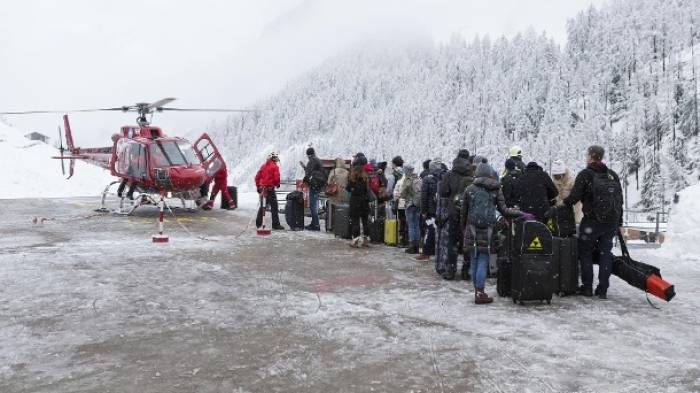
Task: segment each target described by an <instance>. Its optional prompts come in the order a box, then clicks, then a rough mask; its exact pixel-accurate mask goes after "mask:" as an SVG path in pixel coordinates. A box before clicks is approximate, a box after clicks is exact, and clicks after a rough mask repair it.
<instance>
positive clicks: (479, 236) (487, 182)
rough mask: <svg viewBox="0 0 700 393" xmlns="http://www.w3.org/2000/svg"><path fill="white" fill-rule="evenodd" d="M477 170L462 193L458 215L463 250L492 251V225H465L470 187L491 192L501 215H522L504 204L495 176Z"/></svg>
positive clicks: (493, 243) (507, 216) (511, 216)
mask: <svg viewBox="0 0 700 393" xmlns="http://www.w3.org/2000/svg"><path fill="white" fill-rule="evenodd" d="M479 172H480V171H477V178H476V179H475V180H474V183H472V185H470V186H469V187H467V189H466V190H464V194H463V195H462V207H463V209H462V213H461V217H460V224H461V228H463V231H464V250H465V252H473V251H474V250H476V251H478V252H487V253H492V252H495V251H496V250H495V249H494V246H495V242H494V241H493V240H494V238H495V237H494V236H493V234H494V233H495V230H494V227H493V226H492V227H489V228H473V227H469V226H468V225H467V216H468V213H469V206H470V203H471V201H470V197H469V195H470V191H472V189H473V188H475V187H479V188H482V189H485V190H486V191H488V192H489V193H491V194H492V195H493V196H494V199H493V200H494V203H495V205H496V206H495V208H496V210H498V211H499V212H500V213H501V215H503V216H504V217H506V218H517V217H520V216H522V215H523V213H522V212H521V211H520V210H517V209H512V208H509V207H507V206H506V202H505V198H504V197H503V192H501V185H500V183H499V182H498V180H497V179H496V178H495V177H492V175H493V174H490V175H489V176H480V175H484V172H482V173H479ZM494 226H495V225H494Z"/></svg>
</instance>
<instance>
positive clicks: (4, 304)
mask: <svg viewBox="0 0 700 393" xmlns="http://www.w3.org/2000/svg"><path fill="white" fill-rule="evenodd" d="M97 202H98V201H97V199H96V198H72V199H35V200H0V280H1V282H0V392H3V393H12V392H52V393H57V392H101V393H102V392H144V393H147V392H289V391H292V392H372V391H375V392H568V391H572V392H692V391H700V355H699V354H700V312H699V311H700V308H699V307H698V306H699V305H700V259H699V258H698V256H697V255H695V256H693V255H689V256H688V257H687V258H686V259H684V260H683V261H675V260H669V259H664V257H663V252H662V251H659V250H656V251H654V250H639V249H634V250H632V252H633V256H635V257H636V258H637V259H639V260H643V261H646V262H651V263H654V264H657V265H658V266H660V267H661V271H662V273H663V274H664V276H665V278H667V279H668V280H669V281H671V282H673V283H674V284H676V291H677V292H678V296H677V297H676V298H675V299H674V300H673V301H672V302H671V303H668V304H666V303H661V302H658V303H659V306H660V307H661V310H655V309H652V308H651V307H650V306H649V305H648V304H647V302H646V299H645V297H644V294H643V293H642V292H640V291H639V290H637V289H634V288H632V287H629V286H628V285H627V284H625V283H623V282H622V281H620V280H618V279H617V278H613V281H612V287H611V289H610V291H609V298H610V299H609V300H607V301H599V300H594V299H584V298H579V297H570V298H556V297H555V299H554V300H553V302H552V305H551V306H547V305H540V304H537V305H528V306H525V307H523V306H517V305H514V304H513V303H512V302H511V301H510V300H509V299H499V298H497V299H496V301H495V302H494V304H492V305H488V306H476V305H474V304H473V291H472V288H471V285H469V283H467V282H464V281H453V282H444V281H441V280H439V279H438V278H437V276H436V274H435V273H434V270H433V266H432V264H424V263H419V262H416V261H414V260H412V259H409V258H407V257H406V256H405V255H404V254H403V253H402V251H400V250H398V249H395V248H388V247H384V246H373V247H372V248H371V249H369V250H355V249H351V248H350V247H348V245H347V242H345V241H340V240H335V239H333V237H332V236H328V235H327V234H325V233H310V232H282V233H273V234H272V235H271V236H269V237H259V236H257V235H256V234H255V229H254V228H253V225H252V223H251V218H252V217H253V215H254V210H253V209H254V208H253V207H252V206H247V207H245V206H244V208H242V209H241V210H237V211H233V212H228V211H221V210H214V211H211V212H197V213H192V212H186V211H175V214H177V215H178V218H179V220H180V224H182V225H183V226H184V227H182V226H180V225H179V224H178V223H176V222H175V221H174V220H173V218H172V216H170V217H168V222H167V223H166V232H167V233H168V234H169V235H170V243H169V244H163V245H154V244H152V243H151V235H152V234H154V233H155V230H156V225H155V218H156V216H157V212H156V210H155V209H154V208H144V209H142V210H139V211H137V213H136V215H135V216H133V217H121V216H112V215H101V214H97V213H94V212H92V209H93V208H94V207H95V206H96V204H97ZM35 218H36V219H35ZM185 228H186V229H185ZM662 250H663V249H662ZM487 290H488V292H489V293H491V294H493V295H495V287H494V282H493V281H490V283H489V287H488V288H487Z"/></svg>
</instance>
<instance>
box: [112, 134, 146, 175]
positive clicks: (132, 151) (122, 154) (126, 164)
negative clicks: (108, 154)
mask: <svg viewBox="0 0 700 393" xmlns="http://www.w3.org/2000/svg"><path fill="white" fill-rule="evenodd" d="M116 156H117V160H116V162H115V165H114V170H115V172H116V173H117V175H118V176H121V177H129V178H133V179H139V180H142V179H144V178H145V177H146V149H145V148H144V146H143V145H142V144H140V143H138V142H135V141H131V140H128V139H121V140H120V141H119V142H118V143H117V151H116Z"/></svg>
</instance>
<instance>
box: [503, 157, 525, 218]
mask: <svg viewBox="0 0 700 393" xmlns="http://www.w3.org/2000/svg"><path fill="white" fill-rule="evenodd" d="M522 174H523V172H522V171H521V170H520V168H518V166H517V165H516V164H515V161H514V160H512V159H510V158H509V159H507V160H506V169H505V172H504V174H503V177H502V178H501V190H502V191H503V197H504V198H505V200H506V206H508V207H513V206H515V205H516V204H517V203H518V200H517V196H516V195H515V181H516V180H517V179H518V178H519V177H520V175H522Z"/></svg>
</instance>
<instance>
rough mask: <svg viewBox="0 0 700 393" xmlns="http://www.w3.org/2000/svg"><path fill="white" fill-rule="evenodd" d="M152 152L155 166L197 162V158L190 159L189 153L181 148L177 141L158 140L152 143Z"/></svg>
mask: <svg viewBox="0 0 700 393" xmlns="http://www.w3.org/2000/svg"><path fill="white" fill-rule="evenodd" d="M150 153H151V156H152V157H153V158H154V159H153V163H154V164H153V165H154V166H155V167H165V166H174V165H186V164H189V163H196V160H190V159H189V158H188V157H187V154H185V153H183V152H182V151H181V150H180V147H179V146H178V144H177V143H176V142H175V141H165V142H160V141H159V142H156V143H154V144H152V145H151V147H150Z"/></svg>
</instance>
